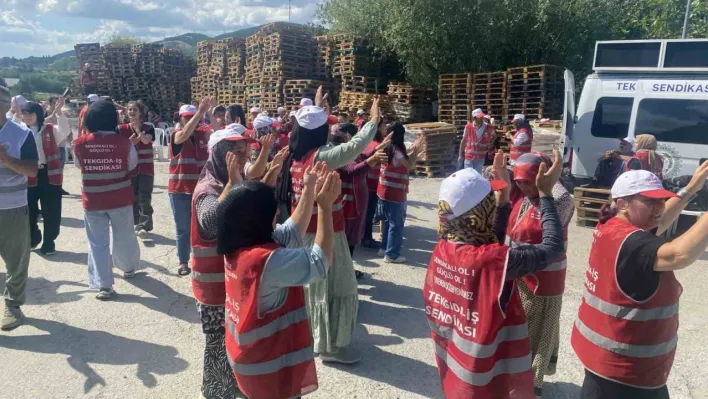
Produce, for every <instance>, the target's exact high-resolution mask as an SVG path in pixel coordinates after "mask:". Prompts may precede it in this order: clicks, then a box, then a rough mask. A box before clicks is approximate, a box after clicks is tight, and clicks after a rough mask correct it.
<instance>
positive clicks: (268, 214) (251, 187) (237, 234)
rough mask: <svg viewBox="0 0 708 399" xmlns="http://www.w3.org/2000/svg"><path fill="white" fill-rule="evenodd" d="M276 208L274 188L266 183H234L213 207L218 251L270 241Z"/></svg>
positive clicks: (223, 252) (225, 251) (229, 251)
mask: <svg viewBox="0 0 708 399" xmlns="http://www.w3.org/2000/svg"><path fill="white" fill-rule="evenodd" d="M277 208H278V203H277V202H276V200H275V191H274V190H273V188H272V187H270V186H268V185H267V184H265V183H263V182H260V181H256V180H247V181H244V182H241V183H239V184H238V185H236V187H234V188H233V189H232V190H231V191H230V192H229V193H228V194H227V195H226V198H225V199H224V200H223V201H221V202H220V203H219V206H218V208H217V215H218V233H217V247H216V248H217V252H218V253H219V255H228V254H231V253H233V252H235V251H237V250H238V249H241V248H247V247H251V246H254V245H262V244H267V243H271V242H273V241H274V240H273V219H274V218H275V213H276V210H277Z"/></svg>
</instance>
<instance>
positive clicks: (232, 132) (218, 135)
mask: <svg viewBox="0 0 708 399" xmlns="http://www.w3.org/2000/svg"><path fill="white" fill-rule="evenodd" d="M245 131H246V128H245V127H244V126H243V125H241V124H239V123H232V124H230V125H228V126H226V127H225V128H223V129H221V130H217V131H215V132H214V133H212V134H211V136H209V144H207V145H208V146H209V151H211V149H212V148H214V146H215V145H217V144H219V142H221V141H222V140H228V141H239V140H246V141H247V142H253V141H255V140H253V139H252V138H250V137H246V136H244V135H243V133H244V132H245Z"/></svg>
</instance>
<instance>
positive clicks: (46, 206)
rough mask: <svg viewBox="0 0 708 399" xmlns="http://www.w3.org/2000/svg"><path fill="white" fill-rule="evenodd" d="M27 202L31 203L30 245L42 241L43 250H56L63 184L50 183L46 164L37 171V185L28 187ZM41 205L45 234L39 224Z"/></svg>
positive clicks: (35, 244)
mask: <svg viewBox="0 0 708 399" xmlns="http://www.w3.org/2000/svg"><path fill="white" fill-rule="evenodd" d="M27 202H28V204H29V223H30V245H31V246H32V247H34V246H37V245H39V243H40V242H41V243H42V250H44V251H53V250H55V248H54V240H56V239H57V237H58V236H59V229H60V227H61V186H53V185H51V184H49V178H48V176H47V167H46V165H44V167H43V168H41V169H39V171H38V172H37V187H29V188H28V189H27ZM39 205H41V207H42V218H43V219H44V236H42V233H41V232H40V231H39V226H38V225H37V217H38V216H39Z"/></svg>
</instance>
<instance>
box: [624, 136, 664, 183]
mask: <svg viewBox="0 0 708 399" xmlns="http://www.w3.org/2000/svg"><path fill="white" fill-rule="evenodd" d="M634 148H635V150H636V151H635V153H634V159H636V160H638V161H639V163H640V164H641V167H642V170H646V171H649V172H651V173H653V174H655V175H656V177H658V178H659V179H660V180H664V174H663V170H664V158H663V157H662V156H661V155H659V154H657V153H656V148H657V142H656V137H654V136H652V135H651V134H640V135H638V136H637V137H636V138H635V142H634ZM627 170H630V167H629V163H627Z"/></svg>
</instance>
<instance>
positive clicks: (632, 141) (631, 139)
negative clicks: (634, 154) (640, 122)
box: [620, 137, 634, 147]
mask: <svg viewBox="0 0 708 399" xmlns="http://www.w3.org/2000/svg"><path fill="white" fill-rule="evenodd" d="M620 141H626V142H628V143H629V144H631V145H632V147H634V137H625V138H623V139H620Z"/></svg>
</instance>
